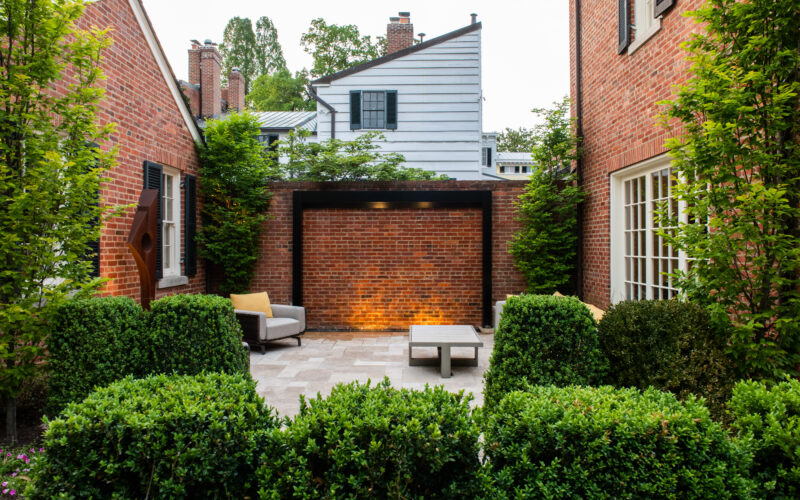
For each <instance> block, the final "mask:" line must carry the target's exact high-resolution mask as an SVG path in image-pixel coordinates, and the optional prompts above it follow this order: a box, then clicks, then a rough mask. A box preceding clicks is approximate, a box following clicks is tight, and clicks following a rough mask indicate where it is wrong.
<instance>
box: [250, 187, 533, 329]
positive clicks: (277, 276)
mask: <svg viewBox="0 0 800 500" xmlns="http://www.w3.org/2000/svg"><path fill="white" fill-rule="evenodd" d="M524 186H525V183H524V182H521V181H431V182H351V183H336V184H319V183H302V182H291V183H289V182H287V183H275V184H272V185H271V186H270V189H271V190H272V192H273V193H274V196H273V199H272V204H271V207H270V210H269V213H270V215H271V216H272V217H273V218H272V219H271V220H269V221H268V222H266V224H265V232H264V234H263V236H262V238H261V244H260V246H261V257H260V259H259V261H258V263H257V264H256V269H255V277H254V279H253V282H252V285H251V290H252V291H264V290H265V291H267V292H268V293H269V295H270V300H272V302H274V303H277V304H288V303H289V302H290V301H291V298H292V192H293V191H296V190H302V191H313V190H337V191H341V190H350V191H372V190H405V191H458V190H463V191H469V190H473V191H480V190H488V191H492V301H495V300H499V299H503V298H505V296H506V294H509V293H519V292H521V291H523V290H524V288H525V282H524V279H523V277H522V275H521V274H520V273H519V271H518V270H517V269H516V267H514V263H513V260H512V258H511V255H510V254H509V253H508V242H509V240H510V239H511V237H512V235H513V234H514V233H515V232H516V231H517V230H518V229H519V224H518V222H516V221H515V220H514V219H515V214H514V205H513V203H514V201H515V200H516V198H517V197H518V196H519V195H520V194H521V193H522V190H523V188H524ZM479 214H480V210H477V209H463V210H456V211H450V210H440V209H419V210H399V209H398V210H386V211H377V210H361V211H358V210H356V211H344V210H336V209H330V210H306V213H304V223H305V227H306V233H305V234H304V238H306V239H308V238H311V240H309V241H310V243H306V241H305V240H304V246H303V253H304V275H307V273H309V272H320V273H323V272H324V273H326V275H328V278H326V279H328V280H332V279H334V278H336V276H330V275H331V274H332V273H331V269H332V268H335V269H337V270H338V269H342V270H346V271H344V272H351V271H352V270H353V269H356V267H355V266H356V264H357V263H356V262H354V260H355V259H354V258H353V256H352V255H350V254H352V253H355V254H356V255H358V259H367V260H369V262H370V263H371V264H372V268H371V269H370V270H369V271H368V276H369V280H370V281H371V280H373V279H374V280H377V281H379V282H382V283H386V282H387V281H391V280H396V277H398V276H401V275H404V276H405V279H406V280H409V281H411V280H413V279H420V278H419V276H416V277H414V276H412V274H414V273H416V274H417V275H419V268H420V267H421V266H420V265H421V264H425V263H428V262H430V261H431V259H432V262H442V253H443V252H442V251H441V250H442V249H447V248H452V252H453V255H452V257H451V258H450V260H451V261H453V262H455V261H458V260H459V259H463V265H461V266H458V267H446V268H441V269H439V268H436V266H434V268H432V269H430V270H429V272H430V273H431V274H430V275H429V276H430V278H428V280H429V281H436V280H440V279H441V280H447V283H448V284H449V285H450V286H449V287H446V286H442V288H447V289H448V290H447V291H448V294H449V296H447V294H442V293H438V291H437V290H438V288H433V287H431V286H428V287H427V290H433V291H431V292H430V293H428V295H430V297H426V300H429V301H430V302H436V301H439V303H440V304H443V307H442V308H441V309H439V310H433V309H431V308H428V309H427V310H426V311H423V310H422V308H418V307H415V309H414V310H411V311H400V312H403V313H404V314H405V313H407V314H411V315H419V316H415V317H412V318H411V319H409V318H408V317H407V316H406V317H401V316H400V315H398V311H388V312H389V313H390V314H389V316H388V317H387V318H381V317H378V316H376V315H374V314H372V313H369V314H372V316H369V315H367V314H366V313H365V317H358V318H352V319H349V320H348V322H343V324H334V322H333V321H330V318H336V317H337V315H338V318H339V319H343V318H344V316H346V312H344V309H346V307H341V306H340V303H343V302H344V303H346V304H350V303H351V301H352V300H353V299H352V294H349V295H348V293H346V292H345V290H344V289H343V288H337V287H336V285H334V286H332V287H328V289H327V290H325V289H324V287H319V288H318V289H317V291H314V288H313V286H315V285H314V284H313V282H314V279H315V278H314V277H311V284H312V289H311V290H312V291H311V292H309V288H308V287H307V286H306V284H307V283H306V282H305V280H304V287H303V288H304V298H303V300H304V305H306V306H307V308H308V310H307V314H308V317H309V321H310V322H312V321H317V318H319V320H320V324H319V325H318V327H323V326H324V327H325V328H331V329H360V328H370V329H371V328H377V329H388V328H392V329H393V328H395V326H397V327H398V328H399V329H405V328H407V327H408V325H409V324H411V322H412V321H416V319H417V318H419V319H420V320H422V319H423V316H422V315H423V314H430V315H431V316H430V318H429V319H430V320H431V321H434V319H433V318H435V317H436V315H437V314H442V315H447V316H446V318H445V316H443V318H445V319H446V321H447V322H451V321H452V322H456V321H458V322H461V321H463V322H466V323H469V324H474V325H476V326H478V325H480V323H481V319H482V318H481V313H482V309H481V307H482V304H481V297H482V296H481V277H480V273H481V272H482V269H481V265H482V262H481V261H479V262H478V263H475V260H474V255H473V253H474V252H475V251H476V250H475V249H476V248H477V252H478V255H480V246H479V245H480V242H481V241H482V239H481V238H482V225H481V223H480V215H479ZM340 215H341V216H346V217H338V216H340ZM405 215H408V216H409V217H405ZM411 217H413V220H412V219H411ZM340 219H342V220H340ZM325 224H327V226H326V225H325ZM326 227H327V229H325V228H326ZM400 228H402V229H400ZM309 229H310V230H309ZM398 232H401V233H406V232H408V233H413V234H414V235H415V236H414V240H415V242H416V241H418V240H419V241H423V239H424V240H426V241H429V242H430V243H429V244H430V245H431V246H432V247H431V248H430V249H428V248H427V247H425V248H422V247H421V246H419V245H417V244H416V243H415V244H414V245H412V244H411V242H410V241H408V240H410V239H411V238H407V237H405V236H401V237H400V240H399V241H397V240H395V238H394V236H384V235H383V233H387V234H396V233H398ZM355 234H358V235H359V236H358V237H357V238H356V237H355V236H354V235H355ZM322 238H328V239H329V240H330V241H335V242H336V246H337V247H338V248H337V249H336V250H335V251H333V250H331V251H330V252H326V249H325V245H327V243H326V244H325V245H320V244H317V243H321V242H322V241H321V240H322ZM438 240H441V241H440V243H434V242H435V241H438ZM367 244H370V245H372V248H373V250H370V249H368V248H367V247H366V245H367ZM427 244H428V243H426V245H427ZM405 245H408V247H406V246H405ZM456 247H457V248H456ZM393 249H397V250H396V251H394V250H393ZM428 250H430V255H428V254H427V252H428ZM315 252H316V253H315ZM312 256H314V257H313V262H312ZM382 257H386V260H385V261H383V260H381V258H382ZM399 257H405V258H406V259H408V260H405V259H399ZM426 257H429V259H427V260H426ZM317 260H319V261H321V262H317ZM309 266H311V267H310V269H312V271H309ZM315 266H316V269H315ZM409 269H410V271H408V272H407V270H409ZM415 269H416V270H415ZM476 270H477V271H476ZM376 271H383V272H381V273H378V274H375V273H376ZM384 272H391V273H394V274H391V275H390V274H384ZM333 274H335V273H333ZM471 274H475V276H470V275H471ZM372 276H391V278H377V277H375V278H373V277H372ZM423 277H424V275H423ZM306 279H308V277H307V278H306ZM364 279H366V278H364ZM320 281H322V280H320ZM353 281H356V280H353ZM420 281H425V280H420ZM342 283H344V282H342ZM442 283H444V281H442ZM378 284H379V285H380V284H381V283H378ZM395 284H396V285H397V286H402V287H404V288H405V287H408V289H409V290H410V289H411V288H412V283H410V282H409V283H407V284H406V283H395ZM343 286H344V285H342V287H343ZM384 288H385V287H384ZM434 292H435V293H434ZM310 293H316V294H319V297H313V296H311V295H309V294H310ZM323 293H327V294H328V295H327V296H324V295H323ZM368 293H369V294H370V295H373V298H372V299H371V300H376V301H378V302H379V303H380V301H382V300H386V299H385V298H383V297H381V298H377V297H375V295H376V294H375V293H374V292H372V291H370V292H368ZM415 293H418V292H415ZM419 295H420V296H419V297H418V298H420V299H421V298H422V297H421V295H423V294H422V293H420V294H419ZM398 300H399V299H398ZM408 300H411V298H408ZM457 300H461V302H456V301H457ZM448 301H449V302H448ZM448 304H458V307H450V305H448ZM473 304H475V305H473ZM463 305H466V307H462V306H463ZM402 307H403V306H402V305H401V306H400V308H402ZM318 308H323V309H326V310H325V311H324V312H323V311H320V312H317V311H312V309H318ZM337 308H338V309H337ZM397 308H398V307H395V309H397ZM366 309H368V307H366V306H364V308H363V310H366ZM386 313H387V311H382V314H386ZM351 316H352V315H351ZM323 320H324V322H326V323H327V324H325V325H322V324H321V323H322V322H323ZM443 321H444V319H443ZM434 322H435V321H434ZM390 323H391V324H390ZM382 325H386V326H385V327H381V326H382ZM311 326H312V327H314V325H313V324H312V325H311Z"/></svg>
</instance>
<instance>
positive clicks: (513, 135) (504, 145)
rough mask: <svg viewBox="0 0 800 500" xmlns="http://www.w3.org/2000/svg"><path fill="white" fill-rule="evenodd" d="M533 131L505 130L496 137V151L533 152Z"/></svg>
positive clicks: (520, 129) (523, 128)
mask: <svg viewBox="0 0 800 500" xmlns="http://www.w3.org/2000/svg"><path fill="white" fill-rule="evenodd" d="M535 145H536V142H535V140H534V131H533V130H532V129H529V128H525V127H520V128H519V129H516V130H515V129H512V128H506V129H505V130H503V131H502V132H500V133H499V134H498V135H497V150H498V151H533V147H534V146H535Z"/></svg>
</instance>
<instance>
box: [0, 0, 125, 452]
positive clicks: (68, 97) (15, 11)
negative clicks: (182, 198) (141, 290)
mask: <svg viewBox="0 0 800 500" xmlns="http://www.w3.org/2000/svg"><path fill="white" fill-rule="evenodd" d="M83 9H84V2H83V1H82V0H63V1H59V2H50V1H34V0H6V1H3V2H2V3H0V33H1V34H0V235H2V237H0V397H2V398H3V399H4V400H5V401H6V402H7V404H6V410H7V412H6V415H7V419H6V430H7V434H8V436H9V437H10V438H11V440H12V441H13V440H14V439H15V438H16V399H15V398H16V396H17V394H18V391H19V390H20V387H21V385H22V382H23V381H24V380H26V379H28V378H30V377H32V376H33V375H34V374H35V373H36V371H37V369H38V367H39V366H38V363H37V361H38V359H39V357H40V356H41V355H42V354H43V353H44V348H43V341H44V340H45V339H46V334H47V331H48V328H47V321H48V318H49V316H50V315H51V313H52V311H53V310H54V309H55V308H56V307H58V305H59V304H61V303H63V301H65V300H67V299H68V298H69V297H70V296H74V295H82V294H88V293H90V292H91V291H92V290H93V289H95V288H96V287H97V286H98V285H100V283H101V281H100V280H98V279H92V278H91V268H92V264H91V262H89V260H88V259H87V255H88V254H89V253H90V252H89V250H88V248H89V247H88V245H89V243H90V242H92V241H94V240H97V238H99V236H100V229H99V226H98V224H97V223H96V222H97V220H98V219H99V218H101V217H102V215H103V213H104V210H103V209H101V208H100V204H99V203H98V201H99V200H98V193H99V189H100V182H101V180H102V179H101V175H102V172H103V171H104V170H105V169H107V168H108V167H110V166H111V164H112V162H113V151H111V152H103V151H102V150H101V149H99V148H98V147H97V146H93V145H92V143H95V144H101V143H102V142H103V141H104V140H105V139H106V138H107V137H108V134H109V133H110V131H111V130H112V127H111V126H110V125H106V126H99V125H96V124H95V121H96V117H97V112H98V102H99V101H100V99H101V98H102V97H103V95H104V91H103V90H102V88H101V87H102V86H101V85H97V83H98V82H99V81H100V80H102V78H103V74H102V71H101V70H100V69H99V65H100V61H101V52H102V50H103V49H104V48H105V47H107V46H108V45H109V43H110V42H109V40H108V38H107V37H106V33H105V32H104V31H100V30H91V31H82V30H78V29H77V28H76V27H75V25H74V22H75V21H76V20H77V19H78V18H79V17H80V16H81V14H82V12H83ZM67 67H70V68H72V69H73V70H74V71H69V73H68V72H67V71H66V68H67ZM56 82H58V83H59V84H60V83H61V82H66V89H65V90H63V91H60V92H54V91H53V86H54V84H55V83H56ZM54 116H56V117H58V118H54Z"/></svg>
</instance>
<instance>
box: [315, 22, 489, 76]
mask: <svg viewBox="0 0 800 500" xmlns="http://www.w3.org/2000/svg"><path fill="white" fill-rule="evenodd" d="M481 26H482V25H481V23H473V24H470V25H468V26H464V27H463V28H461V29H457V30H455V31H451V32H450V33H446V34H444V35H441V36H437V37H436V38H431V39H430V40H428V41H426V42H422V43H418V44H416V45H412V46H410V47H406V48H405V49H402V50H398V51H397V52H392V53H391V54H386V55H385V56H383V57H379V58H377V59H373V60H371V61H367V62H365V63H362V64H359V65H358V66H353V67H352V68H347V69H345V70H342V71H339V72H338V73H333V74H332V75H326V76H323V77H322V78H317V79H316V80H314V81H312V82H311V85H320V84H326V83H331V82H332V81H334V80H338V79H339V78H344V77H345V76H349V75H352V74H354V73H358V72H360V71H364V70H365V69H369V68H372V67H374V66H378V65H379V64H383V63H386V62H389V61H392V60H394V59H397V58H398V57H403V56H407V55H409V54H413V53H414V52H419V51H420V50H424V49H427V48H429V47H433V46H434V45H439V44H440V43H443V42H446V41H448V40H452V39H453V38H457V37H460V36H461V35H466V34H467V33H472V32H473V31H477V30H479V29H481Z"/></svg>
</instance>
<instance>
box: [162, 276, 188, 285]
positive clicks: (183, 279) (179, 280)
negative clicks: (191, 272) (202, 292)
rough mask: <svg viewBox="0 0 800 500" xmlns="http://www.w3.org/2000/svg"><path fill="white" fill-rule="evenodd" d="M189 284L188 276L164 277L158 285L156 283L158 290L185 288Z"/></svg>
mask: <svg viewBox="0 0 800 500" xmlns="http://www.w3.org/2000/svg"><path fill="white" fill-rule="evenodd" d="M188 284H189V277H188V276H164V277H163V278H161V279H160V280H158V283H156V287H157V288H171V287H173V286H183V285H188Z"/></svg>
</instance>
